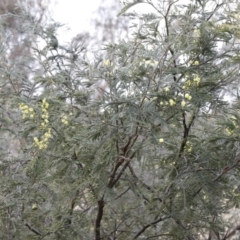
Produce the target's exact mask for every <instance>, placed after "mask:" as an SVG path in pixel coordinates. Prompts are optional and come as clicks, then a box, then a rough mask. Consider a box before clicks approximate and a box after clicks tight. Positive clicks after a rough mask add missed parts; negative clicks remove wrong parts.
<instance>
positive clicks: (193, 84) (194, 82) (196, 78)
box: [183, 75, 200, 90]
mask: <svg viewBox="0 0 240 240" xmlns="http://www.w3.org/2000/svg"><path fill="white" fill-rule="evenodd" d="M199 83H200V77H199V75H196V76H194V78H193V80H190V79H188V80H187V81H186V82H185V83H184V85H183V89H184V90H188V89H189V88H190V87H198V86H199Z"/></svg>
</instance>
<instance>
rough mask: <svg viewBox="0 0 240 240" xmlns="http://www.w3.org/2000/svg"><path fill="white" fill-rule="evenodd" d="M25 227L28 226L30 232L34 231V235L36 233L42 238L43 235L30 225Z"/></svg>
mask: <svg viewBox="0 0 240 240" xmlns="http://www.w3.org/2000/svg"><path fill="white" fill-rule="evenodd" d="M25 226H26V227H27V228H28V229H29V230H30V231H32V232H33V233H35V234H36V235H38V236H42V234H41V233H40V232H39V231H38V230H36V229H35V228H33V227H32V226H31V225H30V224H28V223H25Z"/></svg>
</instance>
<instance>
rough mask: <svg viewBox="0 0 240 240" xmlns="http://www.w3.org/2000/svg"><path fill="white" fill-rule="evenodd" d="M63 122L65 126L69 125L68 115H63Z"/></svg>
mask: <svg viewBox="0 0 240 240" xmlns="http://www.w3.org/2000/svg"><path fill="white" fill-rule="evenodd" d="M61 122H62V123H63V124H65V125H68V120H67V116H66V115H63V116H62V118H61Z"/></svg>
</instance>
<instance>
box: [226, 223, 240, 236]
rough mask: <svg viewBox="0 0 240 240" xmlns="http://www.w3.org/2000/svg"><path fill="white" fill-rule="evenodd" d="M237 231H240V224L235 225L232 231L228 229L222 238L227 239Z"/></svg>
mask: <svg viewBox="0 0 240 240" xmlns="http://www.w3.org/2000/svg"><path fill="white" fill-rule="evenodd" d="M236 231H240V224H239V225H237V226H236V227H234V228H233V229H232V230H231V231H228V232H227V233H226V235H225V236H224V237H223V238H222V240H226V239H228V238H230V237H232V236H233V235H235V234H236Z"/></svg>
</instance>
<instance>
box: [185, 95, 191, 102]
mask: <svg viewBox="0 0 240 240" xmlns="http://www.w3.org/2000/svg"><path fill="white" fill-rule="evenodd" d="M185 98H186V99H187V100H189V101H190V100H191V99H192V96H191V95H190V94H188V93H186V94H185Z"/></svg>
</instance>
